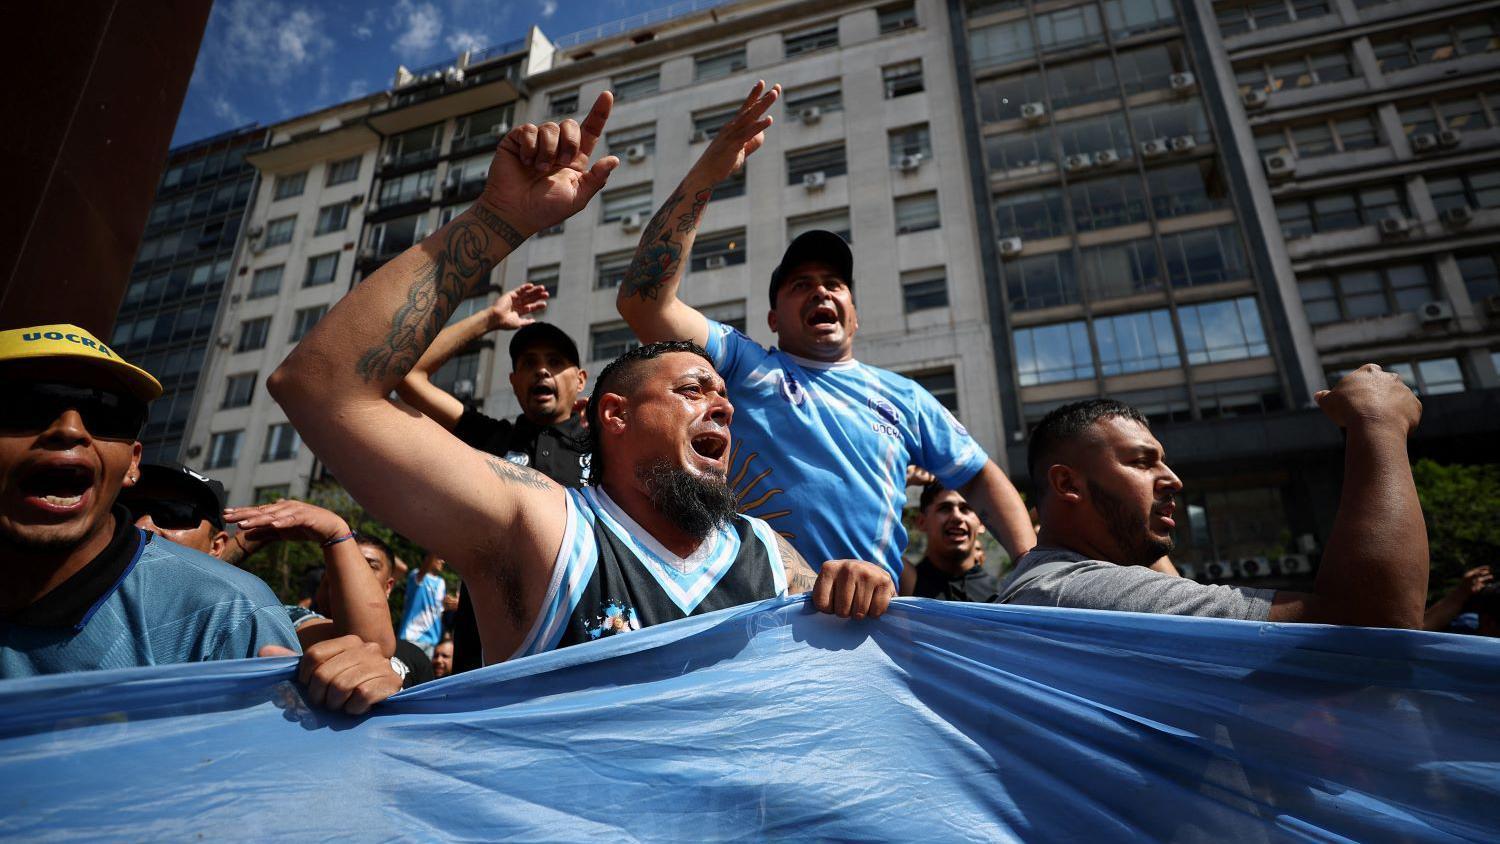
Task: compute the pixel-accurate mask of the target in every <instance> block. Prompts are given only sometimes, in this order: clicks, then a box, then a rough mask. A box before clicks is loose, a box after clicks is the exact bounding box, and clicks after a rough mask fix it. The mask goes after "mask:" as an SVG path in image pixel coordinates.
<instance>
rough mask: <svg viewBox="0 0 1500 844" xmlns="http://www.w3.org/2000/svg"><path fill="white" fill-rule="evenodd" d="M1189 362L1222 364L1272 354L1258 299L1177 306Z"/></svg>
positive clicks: (1247, 297) (1249, 298) (1245, 298)
mask: <svg viewBox="0 0 1500 844" xmlns="http://www.w3.org/2000/svg"><path fill="white" fill-rule="evenodd" d="M1177 316H1178V319H1180V320H1181V321H1182V341H1183V344H1184V345H1185V346H1186V347H1187V360H1188V363H1190V364H1194V365H1197V364H1204V363H1223V362H1224V361H1231V360H1244V359H1245V358H1256V357H1265V356H1266V355H1269V354H1270V353H1271V347H1270V346H1269V345H1267V344H1266V333H1265V330H1264V329H1263V328H1262V327H1261V323H1260V311H1259V310H1258V309H1257V308H1256V306H1255V299H1254V298H1253V297H1250V296H1246V297H1244V298H1241V299H1231V300H1228V301H1224V302H1208V303H1206V304H1202V305H1184V306H1182V307H1180V308H1178V309H1177Z"/></svg>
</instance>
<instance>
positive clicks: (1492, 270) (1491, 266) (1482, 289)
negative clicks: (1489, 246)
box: [1457, 253, 1500, 302]
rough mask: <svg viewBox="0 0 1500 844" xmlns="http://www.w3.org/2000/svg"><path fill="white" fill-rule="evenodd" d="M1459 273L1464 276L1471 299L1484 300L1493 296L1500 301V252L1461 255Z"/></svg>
mask: <svg viewBox="0 0 1500 844" xmlns="http://www.w3.org/2000/svg"><path fill="white" fill-rule="evenodd" d="M1457 257H1458V274H1459V275H1461V276H1463V279H1464V287H1467V288H1468V290H1469V299H1470V300H1471V301H1474V302H1483V301H1485V300H1486V299H1490V298H1491V297H1496V300H1497V301H1500V253H1490V254H1484V253H1480V254H1477V255H1459V256H1457Z"/></svg>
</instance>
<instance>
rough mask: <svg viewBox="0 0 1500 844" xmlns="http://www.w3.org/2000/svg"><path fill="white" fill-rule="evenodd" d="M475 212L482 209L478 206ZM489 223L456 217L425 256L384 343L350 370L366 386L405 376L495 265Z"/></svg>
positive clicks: (374, 348) (500, 222)
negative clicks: (435, 249) (440, 241)
mask: <svg viewBox="0 0 1500 844" xmlns="http://www.w3.org/2000/svg"><path fill="white" fill-rule="evenodd" d="M475 208H476V209H477V210H481V211H482V210H483V209H481V208H480V207H479V206H477V205H476V206H475ZM484 213H485V214H488V215H489V216H490V217H493V218H494V222H496V223H499V224H500V225H502V226H505V227H506V228H507V229H510V231H511V232H512V233H515V234H516V235H517V236H519V233H518V232H516V231H515V229H513V228H511V227H510V226H508V225H506V224H505V222H504V221H503V220H500V218H499V217H496V216H495V215H494V214H491V213H490V212H488V211H484ZM480 216H481V215H478V214H476V217H480ZM488 225H489V224H488V223H487V224H485V225H480V224H479V223H475V222H474V221H473V220H469V219H465V218H463V217H460V218H459V219H458V220H456V221H455V222H454V223H453V224H452V225H451V226H449V227H448V230H447V235H446V237H445V238H444V242H443V245H442V248H441V249H440V250H439V251H438V253H437V254H436V255H431V256H427V260H428V261H429V263H428V265H427V266H426V268H424V269H422V270H420V271H419V272H417V273H416V274H415V275H416V278H414V279H413V280H412V282H411V285H410V286H409V287H408V288H407V290H406V301H405V302H403V303H402V304H401V307H400V308H398V309H397V310H396V313H395V315H394V316H392V317H391V328H390V331H389V332H388V333H387V334H386V337H385V340H383V341H382V342H381V343H380V344H379V345H376V346H373V347H371V348H370V349H369V350H368V351H366V352H365V353H364V354H363V355H361V356H360V358H359V362H358V363H356V364H355V367H354V369H355V372H357V373H359V376H360V377H361V378H363V379H364V380H365V382H366V383H368V382H371V381H382V380H385V379H387V378H402V377H405V376H406V373H407V372H409V371H411V368H412V367H413V366H415V365H416V363H417V359H418V358H420V357H421V356H422V352H424V351H426V349H427V347H428V346H429V345H431V343H432V338H434V337H436V336H437V333H438V332H439V331H441V330H442V328H443V324H444V323H446V322H447V321H448V317H449V316H451V315H452V314H453V309H454V308H456V307H458V303H459V302H462V301H463V300H464V298H465V297H466V296H468V295H469V292H470V290H471V288H473V286H474V285H475V283H476V282H478V281H480V280H482V279H483V278H484V275H485V274H486V273H488V272H489V270H490V268H491V267H493V266H494V265H495V262H494V261H492V260H490V259H489V258H488V257H487V255H488V252H489V247H490V229H489V228H487V226H488ZM518 242H519V241H518Z"/></svg>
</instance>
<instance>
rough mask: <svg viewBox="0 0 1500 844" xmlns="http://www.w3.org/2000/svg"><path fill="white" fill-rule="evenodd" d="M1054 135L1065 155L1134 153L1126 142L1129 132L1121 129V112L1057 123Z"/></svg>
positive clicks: (1123, 127)
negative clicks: (1055, 134)
mask: <svg viewBox="0 0 1500 844" xmlns="http://www.w3.org/2000/svg"><path fill="white" fill-rule="evenodd" d="M1143 137H1148V136H1143ZM1057 138H1058V141H1059V143H1061V144H1062V154H1063V155H1065V156H1072V155H1096V154H1098V153H1100V152H1106V151H1108V152H1114V153H1116V154H1118V155H1119V156H1120V157H1121V158H1131V157H1132V156H1133V155H1134V154H1135V150H1134V149H1132V148H1131V145H1130V133H1129V132H1127V131H1126V130H1125V115H1124V114H1120V113H1116V114H1104V115H1100V116H1098V117H1090V118H1087V119H1085V120H1070V121H1068V122H1067V123H1059V124H1058V125H1057Z"/></svg>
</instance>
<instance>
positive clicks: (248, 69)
mask: <svg viewBox="0 0 1500 844" xmlns="http://www.w3.org/2000/svg"><path fill="white" fill-rule="evenodd" d="M214 14H216V15H222V16H223V22H224V26H223V30H222V31H223V37H222V40H221V43H219V44H216V45H214V50H215V52H216V54H217V57H218V58H219V59H220V61H221V62H222V65H223V67H224V68H225V69H226V70H228V71H230V73H228V74H227V75H228V76H230V77H234V78H238V79H240V80H241V81H242V82H243V83H244V84H264V83H270V84H272V85H282V84H284V83H286V82H287V81H288V80H290V79H292V78H294V77H296V76H298V75H300V74H302V73H303V72H305V71H306V70H307V69H308V68H309V67H311V66H312V65H313V64H315V63H316V62H317V60H318V59H320V58H322V57H323V56H324V55H326V54H327V53H328V52H329V51H331V50H332V49H333V39H331V38H329V37H328V36H327V35H325V34H323V16H322V14H321V13H319V12H315V11H310V10H307V9H292V10H288V9H287V8H286V6H285V5H284V4H282V3H278V2H275V0H230V2H229V3H227V4H223V5H216V6H215V7H214ZM268 22H269V23H268ZM207 46H208V45H205V47H207Z"/></svg>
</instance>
